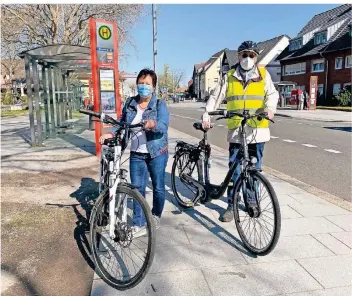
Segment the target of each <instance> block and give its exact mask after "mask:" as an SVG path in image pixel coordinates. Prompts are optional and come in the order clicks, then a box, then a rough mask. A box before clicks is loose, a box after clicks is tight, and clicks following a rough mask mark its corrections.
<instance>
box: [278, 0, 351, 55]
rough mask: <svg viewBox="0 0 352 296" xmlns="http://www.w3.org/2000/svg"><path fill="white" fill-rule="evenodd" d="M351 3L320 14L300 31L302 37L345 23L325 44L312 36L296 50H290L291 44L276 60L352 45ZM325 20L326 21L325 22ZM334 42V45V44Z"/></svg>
mask: <svg viewBox="0 0 352 296" xmlns="http://www.w3.org/2000/svg"><path fill="white" fill-rule="evenodd" d="M351 7H352V6H351V5H347V4H346V5H341V6H339V7H336V8H334V9H332V10H329V11H326V12H324V13H321V14H318V15H316V16H314V17H313V18H312V20H311V21H310V22H309V23H308V24H307V25H306V26H305V27H304V28H303V29H302V30H301V31H300V33H299V34H298V36H297V37H302V36H303V35H304V34H306V33H307V32H310V31H313V30H317V31H316V32H322V31H324V30H326V29H327V28H328V27H330V26H332V25H334V24H336V23H338V22H341V21H343V20H344V22H343V24H342V25H341V26H340V27H339V28H338V29H337V30H336V32H335V33H334V35H333V36H331V37H330V38H329V40H328V41H327V42H325V43H323V44H318V45H315V44H314V38H311V39H310V40H309V41H308V42H307V43H306V44H304V45H303V46H302V47H301V48H300V49H298V50H296V51H290V50H289V46H287V47H286V48H285V50H283V51H282V53H281V54H280V55H279V56H278V57H277V58H276V60H289V59H294V58H299V57H305V56H312V55H316V54H319V53H323V52H325V51H331V50H341V49H345V48H350V47H351V37H350V36H349V34H348V24H349V23H350V19H351V16H352V15H351ZM324 22H325V23H324ZM333 44H334V46H332V45H333Z"/></svg>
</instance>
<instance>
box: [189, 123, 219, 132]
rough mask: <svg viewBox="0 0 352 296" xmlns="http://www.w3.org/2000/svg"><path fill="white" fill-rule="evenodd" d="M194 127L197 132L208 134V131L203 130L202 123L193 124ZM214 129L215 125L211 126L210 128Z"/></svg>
mask: <svg viewBox="0 0 352 296" xmlns="http://www.w3.org/2000/svg"><path fill="white" fill-rule="evenodd" d="M193 127H194V128H195V129H196V130H199V131H202V132H203V133H206V132H207V130H205V129H203V127H202V123H201V122H195V123H193ZM213 127H214V125H211V126H210V128H213Z"/></svg>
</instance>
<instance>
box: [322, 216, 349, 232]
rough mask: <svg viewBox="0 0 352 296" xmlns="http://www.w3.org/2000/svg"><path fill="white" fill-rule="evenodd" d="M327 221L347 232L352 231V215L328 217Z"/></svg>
mask: <svg viewBox="0 0 352 296" xmlns="http://www.w3.org/2000/svg"><path fill="white" fill-rule="evenodd" d="M325 218H326V219H328V220H329V221H331V222H332V223H334V224H336V225H337V226H339V227H341V228H342V229H344V230H346V231H352V215H351V214H349V215H343V216H342V215H341V216H326V217H325Z"/></svg>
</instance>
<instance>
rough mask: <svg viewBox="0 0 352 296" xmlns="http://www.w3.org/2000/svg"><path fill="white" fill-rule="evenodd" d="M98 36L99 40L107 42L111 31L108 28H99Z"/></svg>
mask: <svg viewBox="0 0 352 296" xmlns="http://www.w3.org/2000/svg"><path fill="white" fill-rule="evenodd" d="M99 36H100V38H101V39H104V40H109V39H110V38H111V29H110V28H109V27H108V26H101V27H100V28H99Z"/></svg>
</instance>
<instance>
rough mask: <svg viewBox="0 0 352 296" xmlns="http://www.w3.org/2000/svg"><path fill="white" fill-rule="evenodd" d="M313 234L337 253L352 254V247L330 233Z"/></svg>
mask: <svg viewBox="0 0 352 296" xmlns="http://www.w3.org/2000/svg"><path fill="white" fill-rule="evenodd" d="M312 236H313V237H314V238H315V239H317V240H318V241H320V242H321V243H322V244H323V245H324V246H326V247H327V248H329V250H331V251H332V252H334V253H335V254H336V255H347V254H349V255H352V249H351V248H349V247H347V246H346V245H345V244H344V243H342V242H340V241H339V240H338V239H337V238H335V237H333V236H332V235H331V234H330V233H320V234H312Z"/></svg>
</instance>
